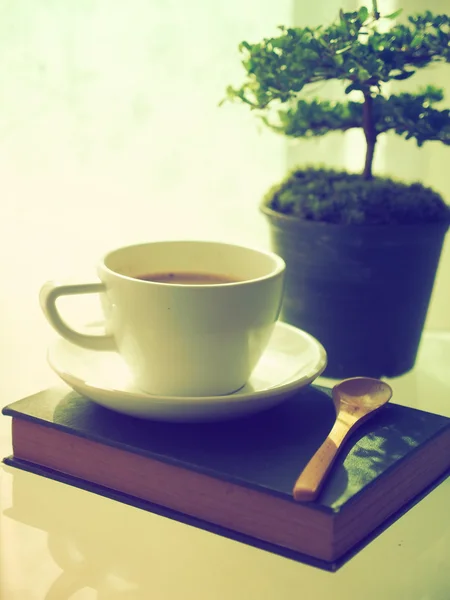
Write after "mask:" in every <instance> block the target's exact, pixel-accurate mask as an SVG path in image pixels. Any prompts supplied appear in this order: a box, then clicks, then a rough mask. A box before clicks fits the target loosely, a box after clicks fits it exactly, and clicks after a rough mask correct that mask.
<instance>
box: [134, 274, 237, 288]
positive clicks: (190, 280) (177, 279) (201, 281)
mask: <svg viewBox="0 0 450 600" xmlns="http://www.w3.org/2000/svg"><path fill="white" fill-rule="evenodd" d="M136 279H141V280H142V281H155V282H157V283H176V284H178V285H179V284H184V285H214V284H219V283H235V282H236V281H239V279H236V277H230V276H228V275H218V274H217V273H197V272H195V271H177V272H173V273H146V274H145V275H137V276H136Z"/></svg>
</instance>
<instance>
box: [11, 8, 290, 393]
mask: <svg viewBox="0 0 450 600" xmlns="http://www.w3.org/2000/svg"><path fill="white" fill-rule="evenodd" d="M289 18H290V0H277V1H276V2H273V1H272V0H247V2H245V3H242V2H240V1H239V0H227V2H219V3H215V2H207V1H206V0H190V1H189V2H186V3H183V2H178V1H175V0H127V2H123V1H122V0H64V1H63V2H62V1H60V0H0V189H1V199H0V203H1V204H0V281H1V291H0V331H1V338H0V340H1V341H0V344H1V346H0V392H1V394H2V396H0V397H2V399H3V397H5V402H6V401H8V398H7V395H8V393H10V391H11V390H12V389H13V388H14V395H15V396H17V395H21V394H25V393H29V392H30V393H31V392H33V391H35V386H36V381H38V380H39V381H41V382H42V386H45V385H47V384H48V377H50V372H49V370H48V369H47V368H46V365H45V353H46V347H47V344H48V340H49V339H50V338H51V335H52V333H51V332H50V329H49V327H48V325H47V323H46V322H45V321H44V318H43V316H42V315H41V312H40V308H39V306H38V303H37V297H38V291H39V288H40V286H41V284H42V283H43V282H44V281H45V280H47V279H49V278H58V279H62V278H67V277H78V278H81V277H83V278H86V276H88V277H91V276H93V275H94V264H95V262H96V261H97V259H98V258H99V257H100V256H101V254H102V253H103V252H104V251H106V250H108V249H110V248H112V247H116V246H117V245H121V244H127V243H134V242H138V241H143V240H151V239H163V238H180V237H182V238H203V239H208V238H210V239H223V240H233V241H237V242H243V243H247V244H252V245H259V246H268V235H267V229H266V224H265V222H264V221H263V218H262V217H260V215H259V214H258V210H257V204H258V201H259V199H260V197H261V195H262V194H263V192H264V191H265V189H266V188H267V187H268V186H269V185H271V184H272V183H273V181H275V180H277V179H279V178H280V177H281V176H282V174H283V173H284V170H285V157H284V153H283V140H282V139H280V138H277V137H276V136H273V135H272V134H271V133H270V132H259V131H258V127H257V125H256V123H255V120H254V118H253V117H252V115H250V114H249V112H248V111H246V110H245V109H243V108H242V107H240V106H232V105H228V106H225V107H222V108H219V107H218V103H219V101H220V100H221V99H222V98H223V96H224V92H225V87H226V85H227V84H229V83H233V82H235V83H239V81H240V79H241V78H242V67H241V65H240V57H239V54H238V50H237V46H238V44H239V42H241V41H242V40H243V39H245V38H248V39H249V40H254V41H257V40H259V39H260V38H261V37H262V36H263V35H266V34H267V33H269V34H270V33H271V32H273V31H275V28H276V26H277V25H279V24H282V23H286V22H288V20H289ZM87 302H88V301H87ZM88 303H89V302H88ZM85 304H86V303H85ZM80 306H81V307H84V304H83V303H82V304H80ZM89 306H90V305H89ZM81 310H82V309H80V311H81ZM80 311H79V312H80ZM79 316H80V318H82V317H83V316H84V315H81V312H80V315H79ZM19 373H20V374H19ZM46 373H47V374H48V375H47V376H46V375H45V374H46ZM28 374H30V380H33V382H34V383H33V388H32V389H29V388H30V387H31V386H30V385H29V384H28V382H27V380H28V376H27V375H28Z"/></svg>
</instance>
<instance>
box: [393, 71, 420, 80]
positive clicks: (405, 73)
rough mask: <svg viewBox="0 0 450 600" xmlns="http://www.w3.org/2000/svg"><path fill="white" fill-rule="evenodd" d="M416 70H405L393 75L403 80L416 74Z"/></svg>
mask: <svg viewBox="0 0 450 600" xmlns="http://www.w3.org/2000/svg"><path fill="white" fill-rule="evenodd" d="M414 73H415V71H403V72H402V73H399V74H398V75H393V78H394V79H396V80H397V81H403V80H404V79H409V78H410V77H411V76H412V75H414Z"/></svg>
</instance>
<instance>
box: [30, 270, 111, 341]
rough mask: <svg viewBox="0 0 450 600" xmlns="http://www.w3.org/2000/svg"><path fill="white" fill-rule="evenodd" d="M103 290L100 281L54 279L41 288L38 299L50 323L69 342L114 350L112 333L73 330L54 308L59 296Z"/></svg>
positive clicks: (94, 292)
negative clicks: (72, 282)
mask: <svg viewBox="0 0 450 600" xmlns="http://www.w3.org/2000/svg"><path fill="white" fill-rule="evenodd" d="M104 291H105V286H104V284H103V283H100V282H98V283H79V284H77V283H75V284H59V283H56V282H54V281H48V282H47V283H45V284H44V285H43V286H42V288H41V291H40V294H39V301H40V304H41V308H42V310H43V311H44V315H45V316H46V317H47V320H48V322H49V323H50V325H51V326H52V327H53V329H55V330H56V331H57V332H58V333H59V334H60V335H61V336H62V337H63V338H65V339H66V340H69V342H72V343H73V344H76V345H77V346H81V347H82V348H87V349H88V350H103V351H105V350H116V349H117V347H116V343H115V341H114V337H113V336H112V335H106V334H103V335H88V334H86V333H81V332H80V331H75V329H72V328H71V327H69V325H67V323H66V322H65V321H64V319H63V318H62V317H61V315H60V313H59V311H58V309H57V308H56V301H57V299H58V298H59V297H60V296H73V295H77V294H99V293H101V292H104Z"/></svg>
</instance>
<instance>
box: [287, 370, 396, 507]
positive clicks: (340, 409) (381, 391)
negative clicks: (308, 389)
mask: <svg viewBox="0 0 450 600" xmlns="http://www.w3.org/2000/svg"><path fill="white" fill-rule="evenodd" d="M332 397H333V402H334V406H335V409H336V421H335V423H334V425H333V428H332V429H331V431H330V433H329V434H328V436H327V438H326V439H325V441H324V442H323V444H322V445H321V446H320V448H319V449H318V450H317V452H316V453H315V454H314V456H313V457H312V458H311V460H310V461H309V462H308V464H307V465H306V467H305V468H304V470H303V471H302V473H301V474H300V476H299V478H298V479H297V481H296V483H295V486H294V490H293V496H294V499H295V500H299V501H303V502H307V501H312V500H315V499H316V498H317V496H318V494H319V492H320V490H321V488H322V486H323V484H324V482H325V478H326V476H327V474H328V473H329V471H330V469H331V467H332V465H333V463H334V461H335V460H336V457H337V455H338V453H339V450H340V448H341V447H342V445H343V443H344V442H345V440H346V439H347V438H348V436H349V435H350V434H351V433H353V431H355V429H357V428H358V427H359V426H360V425H361V424H362V423H364V422H365V421H366V420H367V419H368V418H369V417H370V416H372V415H373V414H374V413H375V412H376V411H378V410H379V409H380V408H382V407H383V406H384V405H385V404H386V403H387V402H389V400H390V399H391V398H392V388H391V387H390V386H389V385H388V384H387V383H385V382H384V381H381V380H380V379H373V378H371V377H353V378H352V379H345V380H344V381H341V382H340V383H338V384H337V385H335V386H334V388H333V390H332Z"/></svg>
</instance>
